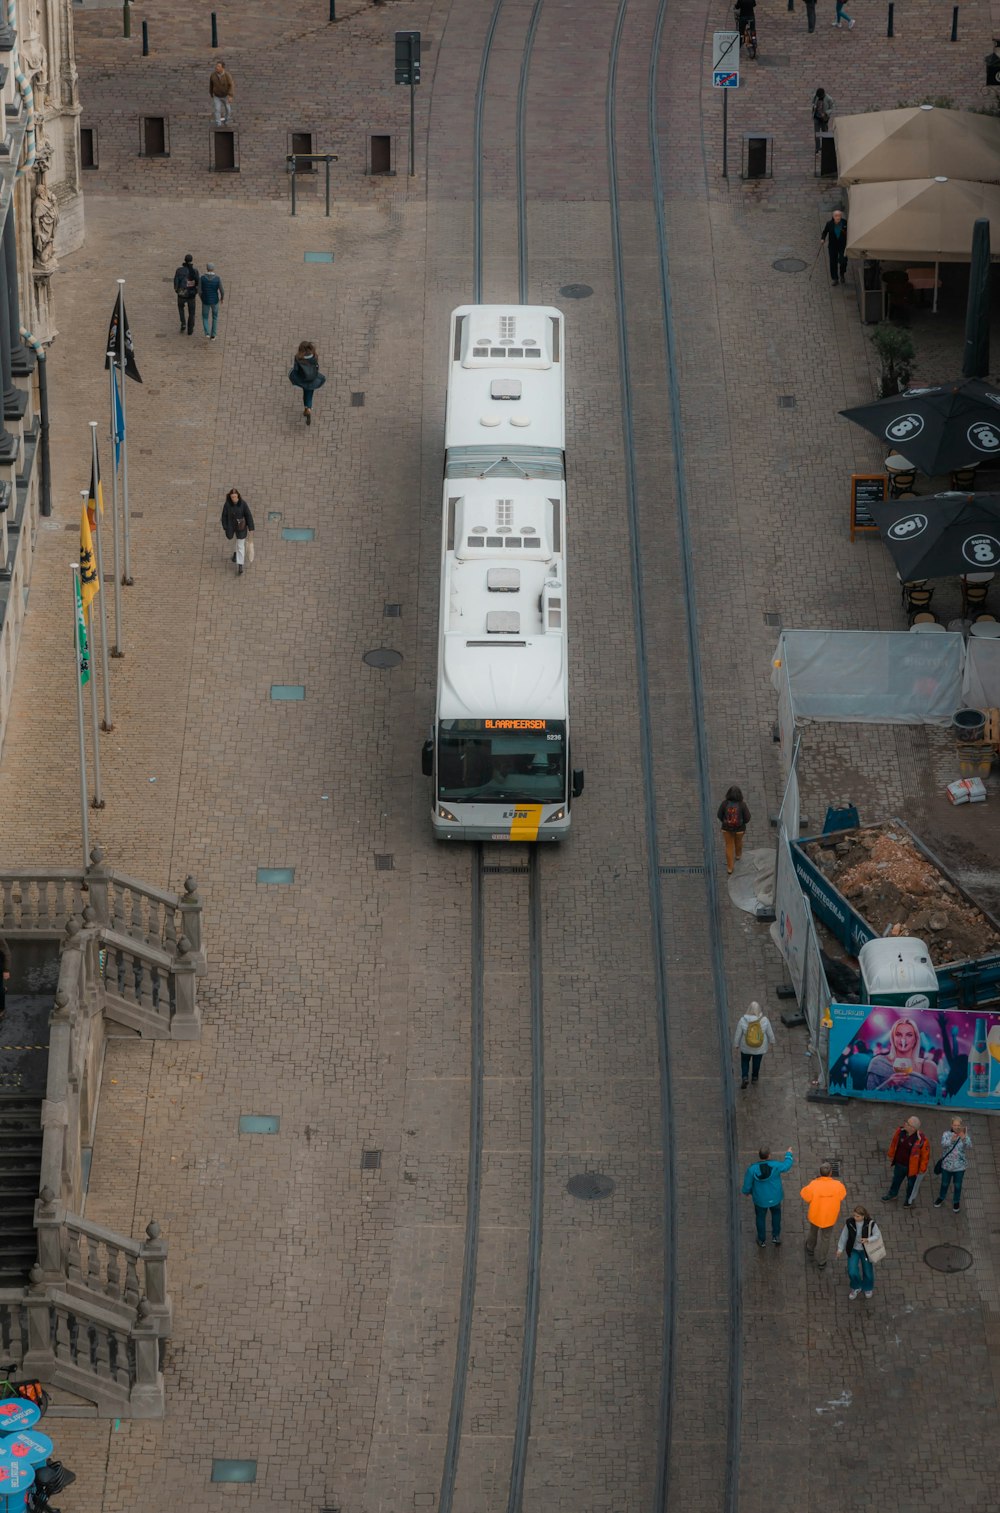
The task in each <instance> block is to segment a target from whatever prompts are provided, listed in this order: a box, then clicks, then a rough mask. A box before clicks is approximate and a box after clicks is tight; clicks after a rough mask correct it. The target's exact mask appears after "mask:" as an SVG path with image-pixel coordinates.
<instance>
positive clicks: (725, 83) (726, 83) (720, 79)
mask: <svg viewBox="0 0 1000 1513" xmlns="http://www.w3.org/2000/svg"><path fill="white" fill-rule="evenodd" d="M712 83H713V84H714V85H715V87H716V89H739V87H740V76H739V74H738V73H737V74H727V73H725V72H724V71H723V70H721V69H720V70H719V71H718V73H714V74H713V75H712Z"/></svg>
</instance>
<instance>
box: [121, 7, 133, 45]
mask: <svg viewBox="0 0 1000 1513" xmlns="http://www.w3.org/2000/svg"><path fill="white" fill-rule="evenodd" d="M131 35H132V8H131V6H130V5H129V3H128V0H125V3H124V5H123V6H122V36H123V37H131Z"/></svg>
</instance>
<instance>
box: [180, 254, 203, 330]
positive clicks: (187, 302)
mask: <svg viewBox="0 0 1000 1513" xmlns="http://www.w3.org/2000/svg"><path fill="white" fill-rule="evenodd" d="M200 284H201V274H200V273H199V272H198V270H197V268H196V267H195V265H194V257H193V256H192V255H191V253H190V252H187V253H185V255H184V261H183V263H181V265H180V267H179V268H178V269H177V272H176V273H175V274H174V293H175V294H176V295H177V314H178V315H179V316H180V318H181V335H182V336H183V335H184V332H185V331H187V334H188V336H190V335H191V333H192V331H193V330H194V307H195V303H196V301H197V299H198V288H199V285H200Z"/></svg>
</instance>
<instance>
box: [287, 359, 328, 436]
mask: <svg viewBox="0 0 1000 1513" xmlns="http://www.w3.org/2000/svg"><path fill="white" fill-rule="evenodd" d="M288 382H289V383H290V384H293V385H294V386H295V388H296V389H301V390H302V414H303V416H304V417H305V422H306V425H307V426H311V425H312V404H313V395H314V394H315V392H316V390H317V389H321V388H322V387H323V385H324V384H325V383H326V375H325V374H323V373H321V372H320V371H319V354H318V352H317V351H316V348H315V347H314V346H313V344H312V342H311V341H300V342H299V346H298V351H297V352H296V354H295V359H294V361H293V363H292V366H291V370H290V371H289V374H288Z"/></svg>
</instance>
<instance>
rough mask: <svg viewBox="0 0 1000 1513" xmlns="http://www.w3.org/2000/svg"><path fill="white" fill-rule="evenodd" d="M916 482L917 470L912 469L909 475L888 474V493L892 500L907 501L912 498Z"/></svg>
mask: <svg viewBox="0 0 1000 1513" xmlns="http://www.w3.org/2000/svg"><path fill="white" fill-rule="evenodd" d="M916 481H917V470H916V468H913V469H912V470H911V471H910V472H909V473H890V474H889V493H890V494H891V496H892V498H893V499H907V498H912V497H913V488H914V485H915V484H916Z"/></svg>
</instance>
